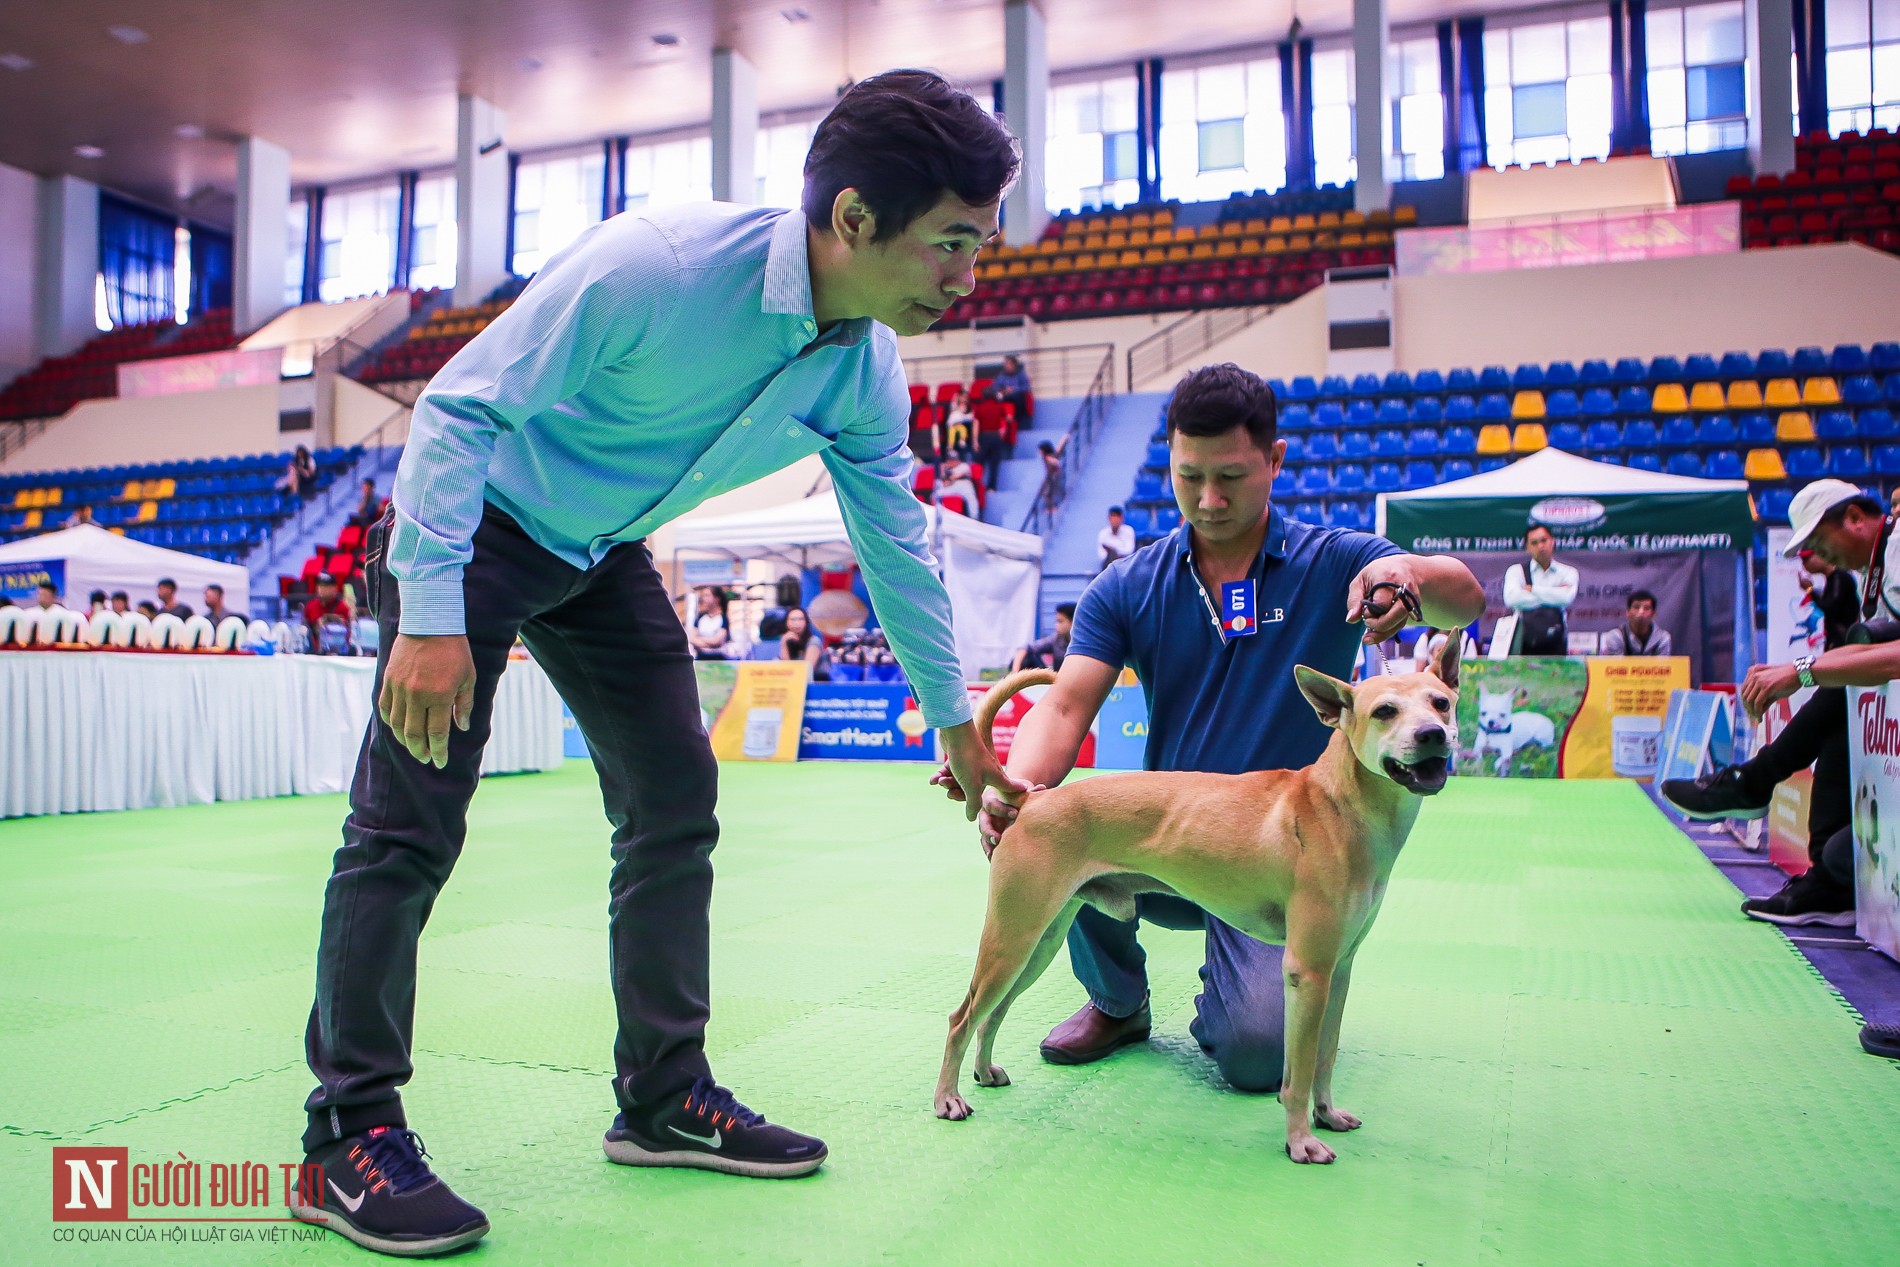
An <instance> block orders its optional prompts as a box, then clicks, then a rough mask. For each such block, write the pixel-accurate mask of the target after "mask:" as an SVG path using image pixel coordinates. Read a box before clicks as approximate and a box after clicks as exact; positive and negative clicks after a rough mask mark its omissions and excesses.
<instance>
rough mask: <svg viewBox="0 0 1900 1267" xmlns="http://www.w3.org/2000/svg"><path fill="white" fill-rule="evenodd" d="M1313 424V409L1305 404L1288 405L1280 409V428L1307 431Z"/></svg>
mask: <svg viewBox="0 0 1900 1267" xmlns="http://www.w3.org/2000/svg"><path fill="white" fill-rule="evenodd" d="M1312 426H1313V411H1312V410H1311V409H1308V408H1307V407H1306V406H1305V405H1287V406H1285V407H1283V408H1282V409H1281V410H1280V430H1282V431H1306V430H1310V429H1311V428H1312Z"/></svg>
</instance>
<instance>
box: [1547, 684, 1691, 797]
mask: <svg viewBox="0 0 1900 1267" xmlns="http://www.w3.org/2000/svg"><path fill="white" fill-rule="evenodd" d="M1585 663H1586V665H1587V666H1588V670H1589V673H1588V677H1587V679H1586V682H1585V685H1584V691H1583V703H1582V704H1581V705H1580V706H1579V707H1578V709H1577V716H1576V719H1575V720H1574V721H1572V722H1571V723H1570V731H1569V733H1568V734H1567V735H1565V736H1564V747H1563V760H1562V764H1561V767H1560V768H1561V771H1562V775H1563V777H1564V778H1566V779H1614V778H1629V779H1649V778H1651V777H1652V776H1654V775H1655V773H1656V766H1657V762H1658V761H1659V759H1660V758H1661V756H1662V728H1663V716H1664V714H1666V713H1667V712H1668V711H1669V692H1671V691H1685V690H1688V689H1689V657H1688V656H1593V657H1591V658H1590V659H1589V660H1588V661H1586V662H1585Z"/></svg>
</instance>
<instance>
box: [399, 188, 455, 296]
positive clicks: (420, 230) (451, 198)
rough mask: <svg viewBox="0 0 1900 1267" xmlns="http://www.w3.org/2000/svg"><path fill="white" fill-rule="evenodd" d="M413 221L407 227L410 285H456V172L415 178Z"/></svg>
mask: <svg viewBox="0 0 1900 1267" xmlns="http://www.w3.org/2000/svg"><path fill="white" fill-rule="evenodd" d="M414 216H415V221H414V223H413V224H412V225H411V226H410V230H409V285H410V287H411V288H412V289H415V290H430V289H435V288H440V289H443V290H447V289H449V288H451V287H453V286H454V285H455V258H456V250H455V173H454V172H450V173H448V174H447V175H443V176H424V177H423V178H422V179H420V180H418V181H417V182H416V207H415V212H414Z"/></svg>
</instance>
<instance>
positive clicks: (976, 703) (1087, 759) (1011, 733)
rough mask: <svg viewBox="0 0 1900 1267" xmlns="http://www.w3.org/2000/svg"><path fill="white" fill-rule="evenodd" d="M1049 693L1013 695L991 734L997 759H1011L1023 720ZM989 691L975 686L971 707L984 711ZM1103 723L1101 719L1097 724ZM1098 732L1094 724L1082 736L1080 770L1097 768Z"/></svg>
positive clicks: (1038, 690)
mask: <svg viewBox="0 0 1900 1267" xmlns="http://www.w3.org/2000/svg"><path fill="white" fill-rule="evenodd" d="M1048 690H1049V688H1048V687H1046V686H1031V687H1028V688H1027V689H1025V690H1021V691H1018V692H1016V694H1014V695H1012V696H1010V698H1009V703H1007V704H1005V705H1003V711H1002V712H1000V713H998V714H997V715H996V725H995V726H994V727H993V728H992V729H991V731H990V736H991V740H992V742H993V743H994V744H995V745H996V759H997V760H999V761H1008V760H1009V745H1010V743H1011V742H1012V741H1014V740H1015V738H1016V727H1017V726H1018V725H1020V724H1021V723H1022V720H1023V718H1025V717H1027V716H1028V715H1029V710H1030V709H1031V708H1034V707H1035V705H1036V701H1037V700H1039V699H1041V698H1042V697H1043V695H1044V694H1045V693H1046V692H1047V691H1048ZM989 691H990V688H989V687H987V686H972V687H971V688H970V707H971V708H981V707H982V706H983V697H984V696H985V695H988V694H989ZM1099 721H1100V719H1099V718H1098V719H1097V722H1098V723H1099ZM1144 728H1145V727H1144ZM1095 730H1096V726H1095V724H1091V725H1090V726H1089V733H1088V734H1086V735H1084V736H1083V737H1082V751H1081V752H1080V754H1078V755H1077V757H1076V760H1075V765H1076V768H1077V769H1078V770H1081V769H1091V768H1093V767H1094V765H1095ZM1143 742H1144V743H1145V742H1146V740H1145V739H1144V740H1143Z"/></svg>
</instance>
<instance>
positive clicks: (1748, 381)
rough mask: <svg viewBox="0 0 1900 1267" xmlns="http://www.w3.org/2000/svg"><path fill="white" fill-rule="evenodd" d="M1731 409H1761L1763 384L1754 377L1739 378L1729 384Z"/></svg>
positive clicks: (1729, 405)
mask: <svg viewBox="0 0 1900 1267" xmlns="http://www.w3.org/2000/svg"><path fill="white" fill-rule="evenodd" d="M1728 407H1729V408H1730V409H1760V408H1761V384H1760V383H1757V382H1756V381H1755V380H1754V379H1752V378H1738V379H1736V380H1735V381H1734V382H1732V383H1730V384H1729V385H1728Z"/></svg>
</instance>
